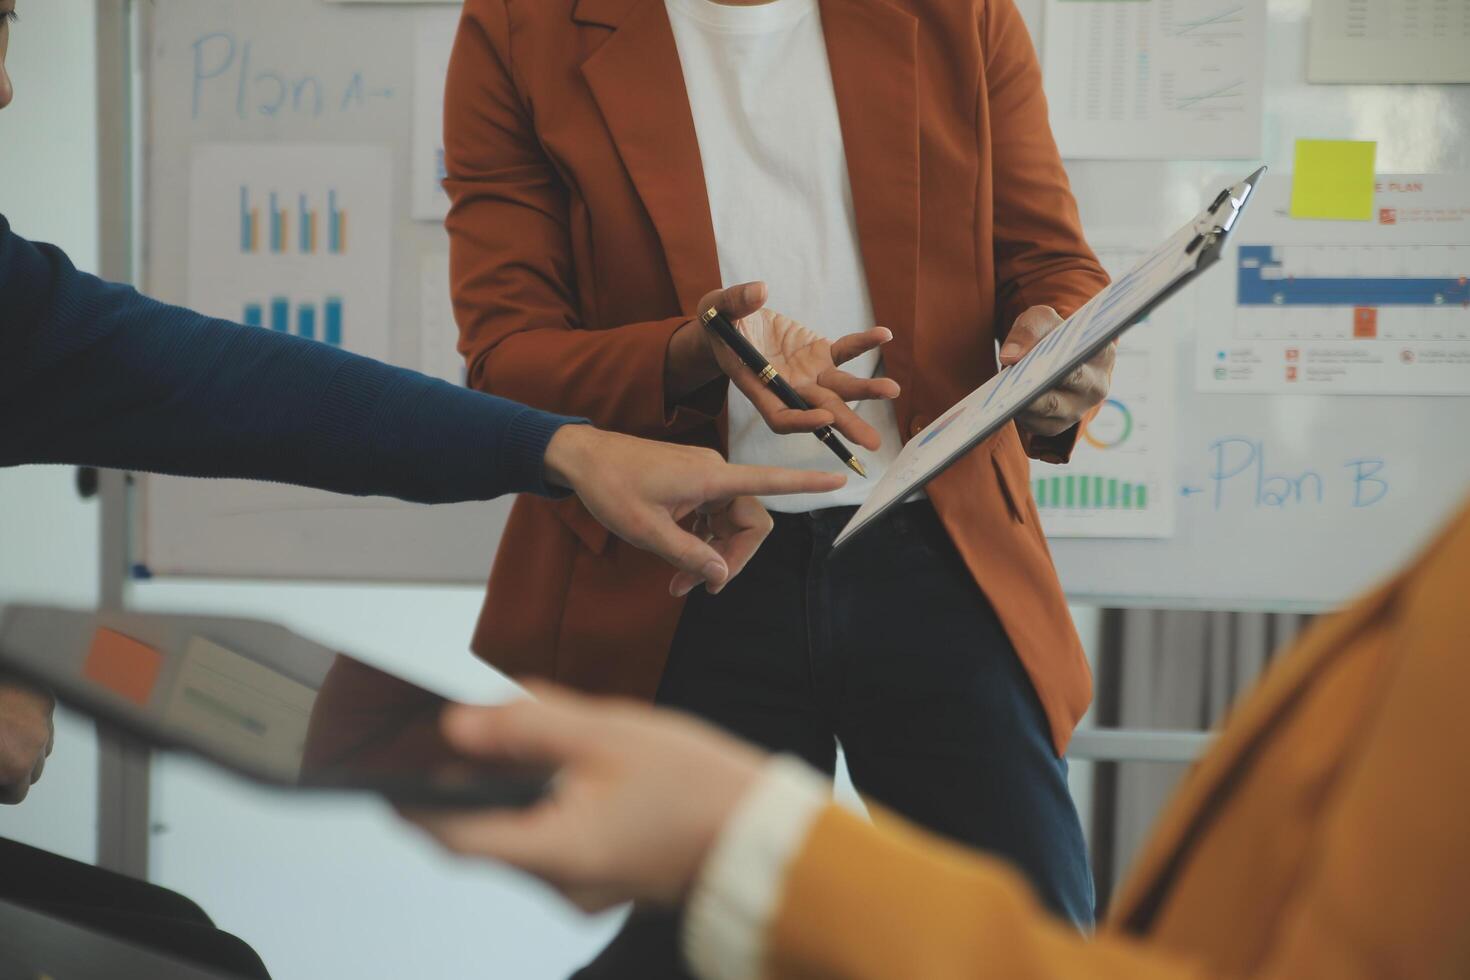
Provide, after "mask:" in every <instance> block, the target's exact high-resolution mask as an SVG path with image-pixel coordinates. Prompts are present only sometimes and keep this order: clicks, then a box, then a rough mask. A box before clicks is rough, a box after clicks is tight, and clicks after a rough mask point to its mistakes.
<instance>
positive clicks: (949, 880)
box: [416, 502, 1470, 980]
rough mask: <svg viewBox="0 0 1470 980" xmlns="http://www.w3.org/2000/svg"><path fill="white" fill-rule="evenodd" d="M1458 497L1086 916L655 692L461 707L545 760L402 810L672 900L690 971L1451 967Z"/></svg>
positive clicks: (1457, 887)
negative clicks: (838, 793) (1442, 523)
mask: <svg viewBox="0 0 1470 980" xmlns="http://www.w3.org/2000/svg"><path fill="white" fill-rule="evenodd" d="M1467 582H1470V502H1467V504H1466V505H1465V506H1464V507H1463V508H1462V509H1461V511H1460V512H1459V514H1458V516H1456V517H1455V518H1454V520H1453V521H1452V522H1451V523H1450V524H1449V526H1448V527H1447V528H1446V529H1445V530H1444V531H1443V532H1442V533H1441V534H1440V535H1439V537H1438V538H1437V540H1435V541H1434V542H1433V543H1432V544H1430V545H1429V547H1428V548H1427V549H1426V550H1425V551H1424V552H1423V553H1422V554H1421V555H1420V556H1419V557H1418V558H1417V559H1415V560H1414V561H1413V562H1412V563H1411V564H1409V566H1408V567H1407V568H1405V569H1404V570H1402V571H1401V572H1399V573H1398V574H1397V575H1396V576H1394V577H1393V578H1392V579H1391V580H1389V581H1388V582H1386V583H1384V584H1383V585H1381V586H1380V587H1378V588H1376V589H1374V590H1372V591H1371V592H1369V593H1368V594H1366V595H1364V596H1362V597H1361V598H1359V599H1358V600H1357V601H1356V602H1354V603H1353V604H1352V605H1351V606H1349V607H1348V608H1347V609H1345V610H1344V611H1342V612H1340V613H1338V614H1336V615H1334V616H1331V617H1327V618H1324V619H1322V620H1319V621H1318V622H1317V623H1316V624H1314V626H1313V627H1312V628H1311V629H1310V630H1309V631H1308V632H1307V633H1306V634H1305V635H1304V636H1303V637H1302V638H1301V639H1300V641H1299V642H1298V643H1297V644H1296V645H1295V646H1294V648H1292V649H1291V650H1289V651H1287V652H1286V653H1285V654H1284V655H1283V656H1281V657H1279V658H1278V659H1277V660H1276V662H1275V663H1274V665H1273V666H1272V668H1271V669H1270V670H1269V671H1268V672H1267V674H1266V676H1265V677H1264V678H1263V679H1262V680H1261V682H1260V684H1259V685H1258V686H1257V687H1256V689H1255V690H1254V691H1252V692H1251V693H1249V694H1247V695H1246V696H1245V697H1244V698H1243V699H1242V700H1241V702H1240V703H1239V704H1237V705H1236V706H1235V708H1234V710H1233V712H1232V713H1231V715H1230V717H1229V718H1228V720H1227V722H1226V724H1225V726H1224V728H1223V730H1222V731H1221V732H1220V733H1219V735H1218V737H1217V739H1216V740H1215V742H1214V744H1213V746H1212V747H1211V748H1210V750H1209V751H1208V752H1207V753H1206V754H1205V755H1204V757H1203V758H1202V759H1201V760H1200V762H1199V763H1198V765H1197V766H1195V768H1194V769H1193V770H1192V772H1191V773H1190V775H1189V776H1188V778H1187V779H1186V780H1185V782H1184V784H1183V785H1182V786H1181V788H1180V789H1179V791H1178V793H1177V794H1176V796H1175V798H1174V800H1173V801H1172V802H1171V804H1170V805H1169V806H1168V807H1167V808H1166V809H1165V811H1164V813H1163V815H1162V816H1161V818H1160V819H1159V822H1158V824H1157V826H1156V827H1155V829H1154V833H1153V835H1152V837H1151V838H1149V840H1148V841H1147V842H1146V843H1145V845H1144V847H1143V849H1142V851H1141V854H1140V857H1139V859H1138V861H1137V863H1136V865H1135V867H1134V869H1133V872H1132V875H1131V877H1130V878H1129V879H1128V880H1127V881H1126V882H1125V884H1124V887H1123V888H1122V891H1121V892H1120V893H1119V894H1118V895H1117V896H1116V897H1115V899H1114V902H1113V905H1112V908H1111V910H1110V915H1109V918H1108V920H1107V921H1106V922H1105V923H1104V924H1103V925H1102V927H1101V928H1100V929H1099V930H1098V932H1097V934H1096V935H1095V936H1093V937H1092V938H1085V937H1083V936H1081V935H1079V934H1078V933H1077V932H1076V930H1075V929H1073V928H1071V927H1070V926H1067V925H1064V924H1062V923H1061V922H1060V921H1059V920H1057V919H1056V918H1054V917H1052V916H1050V915H1049V914H1047V913H1046V912H1045V911H1044V910H1043V909H1042V908H1041V907H1040V905H1039V904H1038V902H1037V901H1036V899H1035V898H1034V896H1033V895H1032V894H1031V892H1030V891H1029V890H1028V888H1027V887H1026V885H1025V884H1024V882H1023V881H1022V880H1021V879H1020V878H1019V877H1018V875H1017V874H1016V873H1015V871H1014V870H1013V869H1012V868H1010V867H1008V866H1007V865H1006V864H1004V863H1003V862H1001V861H998V860H996V859H994V858H993V857H988V856H986V855H983V854H980V853H977V852H971V851H967V850H964V849H962V848H959V847H957V846H954V845H953V844H949V843H946V842H942V841H940V840H939V839H937V838H935V837H932V836H930V835H928V834H927V833H924V832H921V831H918V830H916V829H914V828H912V827H910V826H907V825H906V824H904V823H903V822H902V821H899V820H897V819H895V818H892V817H889V816H887V815H885V814H883V813H881V812H880V813H878V814H877V820H876V823H874V824H869V823H868V822H866V821H864V820H862V819H861V818H860V817H858V816H855V815H853V814H851V813H849V812H848V811H846V810H844V809H840V808H838V807H837V806H835V805H833V804H832V802H831V801H830V799H829V798H828V797H827V794H826V792H825V790H826V782H825V780H823V779H820V778H818V777H817V776H816V774H814V773H813V772H812V771H810V770H809V769H807V768H805V767H804V766H802V765H801V764H799V763H797V762H796V761H794V760H792V759H790V758H784V757H777V758H775V759H768V758H766V757H764V756H763V755H762V754H761V753H759V752H757V751H756V750H754V749H752V748H750V747H748V746H745V745H743V744H741V743H739V742H736V741H734V740H732V739H730V738H729V737H728V736H725V735H723V734H720V733H717V732H714V731H713V730H711V729H708V728H706V727H705V726H704V725H702V724H700V723H698V722H696V721H694V720H692V719H686V718H682V717H678V716H675V715H673V714H671V713H667V712H662V713H655V712H653V711H650V710H647V709H643V708H641V707H636V706H632V705H628V704H622V703H615V702H606V701H598V700H592V699H588V698H585V697H582V696H577V695H571V694H568V693H565V692H562V691H559V690H554V689H550V688H547V689H543V690H542V691H541V692H540V693H541V695H542V699H543V700H542V701H541V702H539V703H537V702H529V701H527V702H521V703H518V704H516V705H513V706H508V707H501V708H460V709H456V710H455V711H454V713H451V714H450V715H448V716H447V717H446V719H445V723H444V725H445V731H446V734H447V735H448V736H449V737H450V739H451V740H452V741H454V742H455V743H456V744H458V745H459V746H460V747H462V748H463V749H465V750H469V751H475V752H479V753H481V754H484V755H489V756H498V755H502V754H508V755H512V756H514V757H516V758H540V759H544V760H546V761H548V762H550V763H554V764H555V765H558V766H560V767H561V769H562V778H561V780H560V781H559V783H558V784H557V791H556V794H555V796H554V797H553V798H552V800H550V801H549V802H548V803H546V804H544V805H541V806H538V807H536V808H534V809H531V810H529V811H525V812H520V813H490V814H462V815H444V814H419V815H416V819H418V820H419V822H420V823H421V824H422V825H423V826H425V827H427V828H428V829H429V830H430V831H431V832H432V833H434V834H435V835H436V836H437V837H438V838H439V839H440V840H441V841H442V842H443V843H444V844H445V845H446V846H448V847H450V848H452V849H454V850H456V851H459V852H461V853H466V854H476V855H482V856H486V857H490V858H494V859H496V860H500V861H506V862H509V863H511V864H513V865H516V866H519V867H521V868H523V869H525V870H527V871H529V872H531V873H532V874H535V875H537V876H539V877H541V878H543V879H545V880H546V881H548V882H550V883H551V884H553V885H555V886H556V887H557V888H559V889H560V890H561V891H562V892H563V893H564V894H566V895H567V896H568V897H569V898H571V899H572V900H573V901H575V902H576V903H577V904H578V905H580V906H581V907H583V908H585V909H600V908H605V907H607V906H609V905H611V904H613V903H616V902H619V901H624V900H627V899H640V900H642V901H645V902H656V903H660V904H663V905H665V906H669V907H674V906H680V905H682V906H683V908H684V916H683V925H682V930H683V932H682V938H683V948H684V951H685V954H686V956H687V958H688V960H689V962H690V965H691V967H692V968H693V970H694V971H695V973H696V974H697V975H698V976H700V977H703V978H706V980H749V978H755V977H766V978H773V980H798V978H815V977H822V978H829V980H880V978H881V980H892V978H910V977H912V978H922V980H952V978H953V980H959V978H967V980H980V978H991V977H993V978H1003V980H1053V978H1058V980H1059V978H1070V980H1154V978H1158V980H1163V978H1169V980H1226V978H1230V980H1244V978H1253V980H1306V978H1319V977H1320V978H1331V980H1370V978H1383V980H1390V978H1392V980H1411V978H1412V980H1441V978H1442V980H1449V978H1463V977H1467V976H1470V908H1467V906H1466V903H1465V895H1466V893H1467V891H1470V833H1467V828H1470V764H1467V762H1466V759H1465V750H1466V746H1467V745H1470V711H1466V710H1465V691H1466V690H1467V689H1470V656H1467V653H1470V641H1467V639H1466V637H1467V632H1466V629H1465V625H1464V609H1465V590H1466V583H1467Z"/></svg>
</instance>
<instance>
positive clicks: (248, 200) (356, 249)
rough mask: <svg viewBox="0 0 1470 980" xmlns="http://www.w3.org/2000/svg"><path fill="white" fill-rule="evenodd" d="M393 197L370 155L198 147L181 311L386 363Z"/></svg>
mask: <svg viewBox="0 0 1470 980" xmlns="http://www.w3.org/2000/svg"><path fill="white" fill-rule="evenodd" d="M391 188H392V163H391V160H390V159H389V156H388V153H387V151H386V150H383V149H380V148H377V147H357V146H311V145H293V144H261V145H236V144H210V145H205V146H201V147H199V148H197V149H196V150H195V151H194V158H193V161H192V167H191V177H190V187H189V298H188V302H189V305H190V306H192V307H193V308H194V309H197V310H199V311H201V312H203V313H208V314H210V315H212V316H217V317H221V318H223V319H226V320H233V321H235V322H237V323H244V324H246V325H248V326H255V327H261V328H263V329H267V330H273V331H276V332H278V333H286V334H293V335H295V336H298V337H302V338H305V339H307V340H314V341H317V342H320V343H325V344H330V345H332V346H334V347H341V348H344V349H346V350H351V351H353V352H355V353H358V354H364V355H366V356H368V357H375V358H379V359H386V358H387V357H388V355H389V349H388V329H389V324H388V316H389V299H390V295H389V282H390V279H391V275H390V273H391V265H390V263H391V254H392V253H391V239H390V236H389V231H390V222H391V216H392V210H391V200H390V192H391Z"/></svg>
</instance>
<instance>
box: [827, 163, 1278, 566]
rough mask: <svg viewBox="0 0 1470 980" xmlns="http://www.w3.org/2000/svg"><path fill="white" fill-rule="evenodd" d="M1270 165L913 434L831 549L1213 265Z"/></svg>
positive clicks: (1227, 191) (1226, 193)
mask: <svg viewBox="0 0 1470 980" xmlns="http://www.w3.org/2000/svg"><path fill="white" fill-rule="evenodd" d="M1265 170H1266V168H1265V167H1261V168H1260V169H1258V170H1257V171H1256V172H1255V173H1253V174H1251V175H1250V176H1249V177H1247V178H1245V179H1244V180H1242V181H1241V182H1240V183H1238V184H1236V185H1234V186H1233V187H1228V188H1226V189H1225V190H1223V191H1221V192H1220V193H1219V194H1218V195H1216V197H1215V199H1214V201H1213V202H1212V203H1211V204H1210V205H1209V206H1208V207H1206V208H1205V209H1204V210H1203V211H1201V212H1200V213H1199V214H1198V215H1197V216H1196V217H1195V218H1194V219H1192V220H1191V221H1190V222H1189V223H1187V224H1186V225H1185V226H1184V227H1182V228H1180V229H1179V230H1178V231H1176V232H1175V233H1174V234H1173V235H1171V236H1169V238H1168V239H1167V240H1166V241H1165V242H1164V243H1163V244H1162V245H1160V246H1159V247H1158V248H1156V249H1155V250H1154V251H1153V252H1151V253H1150V254H1149V255H1147V256H1145V257H1144V258H1143V259H1142V260H1141V261H1140V262H1139V263H1138V265H1136V266H1134V267H1133V269H1131V270H1130V271H1129V272H1128V273H1127V274H1126V275H1124V276H1122V277H1121V278H1119V279H1117V280H1116V281H1115V282H1113V283H1112V285H1110V286H1108V287H1107V288H1106V289H1104V290H1103V291H1102V292H1100V293H1098V294H1097V295H1096V296H1094V297H1093V298H1092V299H1091V300H1090V301H1088V303H1087V304H1086V305H1085V306H1083V307H1082V308H1081V309H1080V310H1078V311H1077V312H1076V313H1074V314H1072V315H1071V316H1070V317H1068V318H1067V320H1066V322H1064V323H1063V324H1062V325H1061V326H1059V327H1057V328H1056V329H1055V330H1053V331H1052V332H1051V333H1049V334H1047V335H1046V337H1045V338H1043V339H1042V341H1041V342H1040V343H1039V344H1037V345H1036V346H1035V347H1033V348H1031V350H1030V351H1029V352H1028V353H1027V354H1026V355H1025V356H1024V357H1022V358H1021V359H1020V360H1019V361H1017V362H1016V363H1015V364H1013V365H1011V366H1010V367H1007V368H1004V369H1003V370H1001V371H1000V372H999V373H998V374H996V375H994V376H993V377H992V378H991V379H990V380H989V381H987V382H985V384H983V385H981V386H980V387H979V388H976V389H975V390H974V391H972V392H971V393H970V394H968V395H966V396H965V397H964V398H963V399H961V400H960V401H959V402H958V403H957V404H956V405H954V406H953V407H951V408H950V410H949V411H947V412H945V413H943V414H942V415H940V416H939V418H938V419H937V420H936V421H934V422H933V423H931V424H930V425H929V426H928V427H927V428H925V429H924V430H923V431H922V432H920V433H919V434H918V435H916V436H914V438H913V439H911V440H910V441H909V443H908V444H907V445H905V446H904V447H903V452H901V453H899V454H898V458H897V459H895V460H894V461H893V463H892V464H890V465H889V467H888V469H887V471H886V472H885V473H884V474H883V478H882V479H881V480H879V481H878V484H877V486H875V487H874V488H873V492H872V493H871V494H870V495H869V496H868V499H867V502H866V503H864V504H863V506H862V507H861V508H859V509H858V512H857V513H856V514H854V515H853V517H852V520H850V521H848V523H847V526H846V527H844V528H843V529H842V532H841V533H840V534H838V535H837V538H836V540H835V541H834V542H833V546H832V550H833V553H835V552H837V551H838V550H839V549H841V548H842V546H843V545H844V544H845V543H846V542H848V541H850V540H851V539H852V538H853V536H854V535H856V534H858V533H859V532H860V531H862V529H863V528H865V527H867V526H868V525H869V524H871V523H873V521H875V520H877V519H878V518H879V517H881V516H882V515H883V514H884V513H886V512H887V511H888V510H889V508H891V507H893V506H895V505H896V504H898V503H900V502H902V501H903V500H905V499H907V498H908V497H909V496H911V495H912V494H913V493H914V491H916V490H918V489H919V488H920V487H922V486H924V484H926V483H928V482H929V481H930V480H932V479H934V478H935V477H936V476H938V475H939V474H940V473H942V472H944V470H945V469H947V468H948V467H949V466H950V464H952V463H953V462H955V460H957V459H959V458H960V457H961V456H963V455H964V454H965V453H967V452H969V451H970V449H972V448H973V447H974V446H976V445H977V444H978V443H980V442H983V441H984V440H986V439H988V438H989V437H990V436H992V435H993V434H995V432H996V431H998V430H999V429H1000V428H1001V426H1003V425H1005V424H1006V423H1008V422H1010V421H1011V420H1012V419H1013V418H1015V417H1016V416H1017V415H1018V414H1020V413H1021V412H1022V411H1023V410H1024V409H1025V408H1026V406H1028V405H1030V404H1031V403H1032V402H1033V401H1035V399H1036V398H1037V397H1038V396H1039V395H1042V394H1043V393H1045V392H1047V391H1050V390H1051V389H1052V388H1055V387H1056V386H1057V384H1058V383H1059V382H1061V381H1062V380H1063V379H1064V378H1066V377H1067V376H1068V375H1069V374H1070V373H1071V372H1072V371H1074V370H1076V369H1077V367H1078V366H1079V365H1081V364H1083V363H1084V362H1086V361H1087V360H1088V359H1090V358H1091V357H1092V356H1093V355H1094V354H1096V353H1097V352H1098V351H1099V350H1101V349H1102V348H1103V347H1104V346H1105V345H1107V344H1108V343H1110V342H1111V341H1112V340H1113V339H1114V338H1116V337H1117V336H1118V335H1119V334H1121V333H1123V331H1125V330H1127V329H1128V328H1129V327H1131V326H1133V325H1134V324H1135V323H1138V322H1139V321H1140V320H1142V319H1143V318H1144V317H1146V316H1148V314H1149V313H1150V312H1151V311H1152V310H1153V309H1154V308H1155V307H1157V306H1158V305H1159V304H1160V303H1162V302H1163V301H1164V300H1166V299H1168V298H1169V297H1170V296H1172V295H1174V293H1176V292H1177V291H1178V290H1179V289H1180V288H1182V287H1183V286H1184V285H1185V284H1186V283H1188V282H1189V281H1191V280H1192V279H1194V277H1195V276H1198V275H1199V274H1200V273H1201V272H1203V271H1204V270H1205V269H1207V268H1209V267H1210V266H1211V265H1213V264H1214V263H1215V262H1216V260H1218V259H1219V257H1220V252H1221V250H1222V249H1223V248H1224V246H1225V242H1226V240H1227V239H1228V238H1229V237H1230V232H1231V231H1232V230H1233V229H1234V227H1235V223H1236V221H1237V220H1238V219H1239V217H1240V215H1241V213H1242V212H1243V211H1244V210H1245V206H1246V203H1247V202H1248V201H1249V200H1250V196H1251V192H1252V191H1253V190H1254V189H1255V186H1256V184H1257V183H1258V182H1259V181H1260V179H1261V175H1262V174H1263V173H1265Z"/></svg>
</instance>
